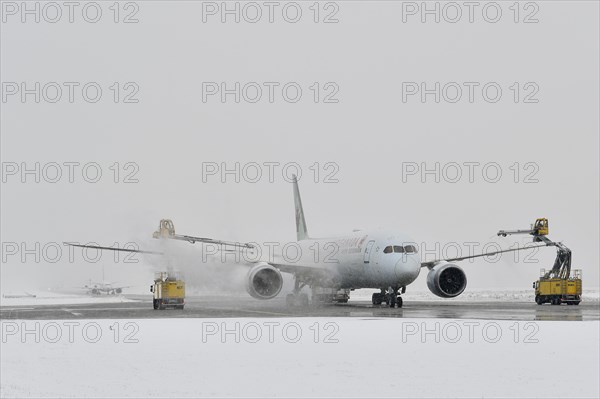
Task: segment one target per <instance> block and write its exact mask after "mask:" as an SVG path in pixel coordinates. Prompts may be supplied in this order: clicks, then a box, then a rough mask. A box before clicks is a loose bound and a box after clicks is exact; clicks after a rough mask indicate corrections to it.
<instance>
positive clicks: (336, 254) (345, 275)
mask: <svg viewBox="0 0 600 399" xmlns="http://www.w3.org/2000/svg"><path fill="white" fill-rule="evenodd" d="M298 247H299V248H301V251H300V254H299V257H297V258H296V255H295V254H294V253H293V251H292V250H289V251H287V252H288V254H287V255H285V254H284V255H282V257H283V258H284V259H283V262H284V263H286V264H290V265H293V264H297V265H299V266H300V265H310V266H313V267H318V268H321V269H324V270H326V271H328V272H330V274H331V275H333V276H334V278H333V279H331V280H328V279H325V281H322V283H323V284H322V285H323V286H330V287H337V288H388V287H403V286H407V285H409V284H410V283H412V282H413V281H415V279H416V278H417V277H418V275H419V272H420V270H421V260H420V256H419V254H418V252H417V246H416V244H415V242H414V241H413V240H411V239H410V238H409V237H408V236H406V235H403V234H398V233H393V232H386V231H379V232H364V231H357V232H354V233H351V234H349V235H345V236H340V237H330V238H318V239H306V240H301V241H298ZM394 249H395V250H396V251H394Z"/></svg>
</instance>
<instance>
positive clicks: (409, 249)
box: [404, 245, 419, 254]
mask: <svg viewBox="0 0 600 399" xmlns="http://www.w3.org/2000/svg"><path fill="white" fill-rule="evenodd" d="M404 251H405V252H407V253H412V254H416V253H417V252H419V251H417V247H415V246H414V245H406V246H405V247H404Z"/></svg>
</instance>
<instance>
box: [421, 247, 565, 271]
mask: <svg viewBox="0 0 600 399" xmlns="http://www.w3.org/2000/svg"><path fill="white" fill-rule="evenodd" d="M552 245H554V243H547V244H543V245H531V246H525V247H520V248H509V249H502V250H499V251H492V252H486V253H483V254H478V255H469V256H461V257H459V258H448V259H436V260H432V261H429V262H421V267H428V268H432V267H434V266H435V265H437V264H438V263H440V262H460V261H461V260H466V259H473V258H480V257H483V256H493V255H497V254H500V253H504V252H515V251H523V250H529V249H533V248H541V247H547V246H552Z"/></svg>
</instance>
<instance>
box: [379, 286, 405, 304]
mask: <svg viewBox="0 0 600 399" xmlns="http://www.w3.org/2000/svg"><path fill="white" fill-rule="evenodd" d="M398 291H400V287H390V288H388V289H387V290H386V289H384V288H382V289H381V292H376V293H374V294H373V296H372V297H371V302H372V303H373V305H381V304H382V303H383V302H385V304H386V305H387V306H389V307H390V308H394V307H396V306H398V308H401V307H402V297H401V296H400V294H399V292H398ZM401 292H402V293H405V292H406V287H402V291H401Z"/></svg>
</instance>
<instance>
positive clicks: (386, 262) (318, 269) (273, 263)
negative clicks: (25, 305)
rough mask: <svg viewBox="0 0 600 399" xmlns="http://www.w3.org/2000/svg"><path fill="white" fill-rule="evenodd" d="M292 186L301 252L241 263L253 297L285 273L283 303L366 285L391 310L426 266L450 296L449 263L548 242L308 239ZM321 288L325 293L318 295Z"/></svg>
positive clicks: (434, 287) (455, 269) (379, 236)
mask: <svg viewBox="0 0 600 399" xmlns="http://www.w3.org/2000/svg"><path fill="white" fill-rule="evenodd" d="M292 185H293V193H294V206H295V214H296V237H297V242H296V243H295V244H296V245H297V247H299V248H300V249H301V251H300V254H301V255H300V257H299V259H294V261H293V262H290V261H289V260H287V261H286V259H285V257H283V256H282V255H277V256H273V257H272V259H267V260H265V259H262V260H256V261H253V262H246V263H247V264H248V267H249V270H248V274H247V278H246V291H247V292H248V294H249V295H250V296H252V297H253V298H256V299H261V300H268V299H272V298H275V297H276V296H278V295H279V293H280V292H281V290H282V288H283V276H282V273H289V274H291V275H293V277H294V288H293V290H292V292H291V293H289V294H288V295H287V296H286V304H287V305H289V306H308V304H309V298H308V295H307V294H306V293H303V292H302V290H303V288H304V287H307V286H308V287H310V288H311V289H312V292H313V296H312V302H313V303H315V302H320V301H321V302H322V301H325V302H342V303H343V302H347V301H348V299H349V292H350V291H351V290H355V289H365V288H366V289H368V288H372V289H377V290H378V291H379V292H376V293H373V295H372V304H373V305H381V304H382V303H383V302H385V303H386V305H388V306H390V307H392V308H393V307H396V306H397V307H398V308H401V307H402V305H403V301H402V297H401V294H403V293H405V292H406V287H407V286H408V285H410V284H411V283H412V282H414V281H415V280H416V279H417V277H418V276H419V274H420V272H421V269H423V268H427V269H429V271H428V275H427V287H428V288H429V290H430V291H431V292H432V293H433V294H435V295H437V296H439V297H441V298H454V297H456V296H458V295H460V294H461V293H462V292H463V291H464V290H465V288H466V286H467V277H466V274H465V272H464V271H463V270H462V268H460V267H459V266H458V265H456V264H455V263H453V262H459V261H463V260H466V259H472V258H478V257H484V256H493V255H497V254H499V253H504V252H513V251H520V250H528V249H533V248H537V247H543V246H548V245H551V244H548V243H545V244H543V245H531V246H524V247H517V248H512V249H502V250H498V251H493V252H486V253H482V254H477V255H470V256H462V257H456V258H448V259H437V260H433V261H422V260H421V258H420V255H419V251H418V248H417V245H416V244H415V243H416V241H414V240H413V239H412V238H411V237H409V236H408V235H406V234H404V233H402V232H400V231H387V230H376V231H368V232H367V231H360V230H358V231H353V232H352V233H350V234H345V235H340V236H334V237H325V238H313V237H311V236H310V235H309V233H308V228H307V224H306V220H305V217H304V209H303V207H302V200H301V198H300V190H299V188H298V180H297V178H296V176H293V178H292ZM153 237H154V238H158V239H173V240H181V241H187V242H189V243H191V244H194V243H197V242H199V243H205V244H217V245H219V246H220V247H221V250H224V251H226V250H230V249H231V248H243V249H247V250H252V249H253V248H254V246H255V245H254V244H252V243H239V242H232V241H223V240H216V239H212V238H206V237H194V236H187V235H179V234H175V228H174V225H173V222H172V221H171V220H168V219H163V220H161V222H160V224H159V229H158V231H156V232H155V233H154V234H153ZM65 244H67V245H73V246H78V247H88V248H96V249H106V250H113V251H114V250H118V251H127V252H138V253H147V254H153V255H161V254H163V253H162V252H156V251H144V250H134V249H125V248H115V247H101V246H93V245H83V244H76V243H65ZM332 245H333V247H334V248H335V251H334V252H335V253H334V256H332V257H328V256H319V257H315V256H314V252H315V251H314V248H324V249H326V248H327V247H328V246H332ZM323 291H325V292H326V293H327V292H328V293H329V294H326V295H325V296H323V295H320V293H322V292H323ZM332 292H333V294H331V293H332ZM323 298H325V299H323Z"/></svg>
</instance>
